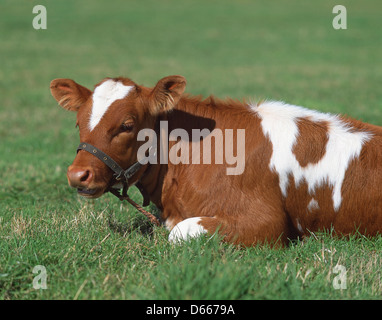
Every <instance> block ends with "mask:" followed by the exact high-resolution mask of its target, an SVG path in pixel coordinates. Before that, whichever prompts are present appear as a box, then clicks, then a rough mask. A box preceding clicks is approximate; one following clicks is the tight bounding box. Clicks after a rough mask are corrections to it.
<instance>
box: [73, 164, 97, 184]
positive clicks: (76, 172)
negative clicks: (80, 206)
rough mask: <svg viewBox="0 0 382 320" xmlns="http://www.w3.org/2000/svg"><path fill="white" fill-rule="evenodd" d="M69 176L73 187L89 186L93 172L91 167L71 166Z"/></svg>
mask: <svg viewBox="0 0 382 320" xmlns="http://www.w3.org/2000/svg"><path fill="white" fill-rule="evenodd" d="M67 176H68V181H69V185H70V186H71V187H73V188H87V187H88V186H89V184H90V182H91V181H92V180H93V173H92V171H91V170H90V169H89V168H80V167H72V166H70V167H69V168H68V172H67Z"/></svg>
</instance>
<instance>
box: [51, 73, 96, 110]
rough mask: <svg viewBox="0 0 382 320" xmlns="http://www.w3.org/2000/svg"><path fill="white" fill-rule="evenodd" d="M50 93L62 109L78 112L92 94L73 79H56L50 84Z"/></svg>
mask: <svg viewBox="0 0 382 320" xmlns="http://www.w3.org/2000/svg"><path fill="white" fill-rule="evenodd" d="M50 92H51V93H52V96H53V97H54V98H55V99H56V100H57V102H58V104H59V105H60V106H61V107H63V108H65V109H67V110H70V111H78V109H79V108H80V106H81V105H82V104H84V103H85V102H86V100H87V99H88V98H89V96H90V95H91V94H92V92H91V91H90V90H89V89H87V88H85V87H83V86H81V85H79V84H78V83H76V82H74V81H73V80H71V79H54V80H53V81H52V82H51V83H50Z"/></svg>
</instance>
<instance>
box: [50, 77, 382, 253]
mask: <svg viewBox="0 0 382 320" xmlns="http://www.w3.org/2000/svg"><path fill="white" fill-rule="evenodd" d="M185 86H186V80H185V79H184V78H183V77H181V76H169V77H165V78H163V79H161V80H160V81H159V82H158V83H157V84H156V86H155V87H154V88H147V87H144V86H141V85H137V84H136V83H134V82H133V81H131V80H130V79H128V78H106V79H104V80H102V81H101V82H100V83H98V84H97V85H96V86H95V89H94V91H93V92H92V91H91V90H89V89H87V88H85V87H83V86H81V85H79V84H77V83H76V82H74V81H73V80H69V79H55V80H53V81H52V82H51V86H50V88H51V92H52V95H53V96H54V98H55V99H56V100H57V101H58V103H59V104H60V105H61V106H62V107H64V108H65V109H67V110H71V111H75V112H77V125H78V127H79V132H80V140H81V142H82V143H84V144H89V145H91V146H94V147H95V149H94V150H100V151H102V152H103V153H104V154H105V155H107V156H109V157H110V158H112V159H114V161H115V162H116V163H117V164H118V165H119V166H120V167H121V168H122V169H126V168H130V167H131V166H132V165H133V164H134V163H137V161H138V162H139V163H140V166H139V167H137V168H136V170H135V171H134V173H133V174H132V176H131V177H129V179H128V181H127V180H126V184H127V185H128V186H130V185H134V184H137V183H139V185H140V186H141V189H142V190H144V191H145V192H146V193H147V194H148V195H149V197H150V200H151V201H152V202H153V203H154V204H155V205H156V206H157V207H158V208H159V209H161V211H162V213H161V221H162V222H163V223H164V224H165V226H166V227H167V228H168V229H169V230H171V232H170V236H169V239H170V240H172V241H176V240H178V239H186V238H188V237H193V236H198V235H200V234H202V233H208V234H214V233H215V232H216V231H218V232H219V233H220V234H221V235H222V236H223V237H224V239H225V240H226V241H230V242H234V243H237V244H243V245H253V244H258V243H271V244H281V245H283V244H286V243H287V242H288V239H294V238H296V237H303V236H305V235H309V234H310V232H314V231H318V230H325V229H326V230H328V229H332V230H334V232H335V233H336V234H340V235H347V234H350V233H354V232H356V231H358V232H359V233H361V234H364V235H367V236H373V235H376V234H378V233H380V232H381V231H382V189H381V187H380V184H381V181H382V128H381V127H378V126H374V125H370V124H366V123H362V122H360V121H357V120H353V119H350V118H345V117H343V116H337V115H331V114H326V113H321V112H317V111H311V110H308V109H305V108H302V107H298V106H293V105H288V104H285V103H282V102H262V103H258V104H250V103H249V104H248V103H240V102H237V101H233V100H226V101H221V100H217V99H215V98H213V97H209V98H207V99H205V100H203V99H202V98H200V97H192V96H189V95H186V94H184V90H185ZM166 130H167V134H162V133H164V132H165V131H166ZM169 132H170V134H168V133H169ZM142 133H143V134H142ZM153 135H154V136H156V138H155V139H154V138H153V137H152V136H153ZM149 146H150V147H149ZM164 146H167V148H166V147H164ZM142 150H143V151H142ZM190 150H191V151H190ZM139 154H141V156H139ZM227 155H229V156H227ZM235 155H236V157H235ZM139 157H140V158H141V159H138V158H139ZM105 158H106V156H105ZM233 160H235V161H233ZM118 165H117V166H118ZM67 177H68V181H69V184H70V186H72V187H74V188H77V190H78V193H79V194H80V195H82V196H84V197H88V198H97V197H100V196H101V195H102V194H104V193H105V192H107V191H109V190H110V189H111V188H113V187H117V186H118V184H119V182H120V181H118V177H116V175H115V174H113V170H112V168H111V166H110V165H107V164H105V162H104V161H102V159H100V158H97V157H95V156H94V155H93V154H91V152H90V151H89V152H86V150H82V149H80V150H79V152H78V153H77V156H76V157H75V159H74V161H73V164H72V165H71V166H70V167H69V168H68V171H67Z"/></svg>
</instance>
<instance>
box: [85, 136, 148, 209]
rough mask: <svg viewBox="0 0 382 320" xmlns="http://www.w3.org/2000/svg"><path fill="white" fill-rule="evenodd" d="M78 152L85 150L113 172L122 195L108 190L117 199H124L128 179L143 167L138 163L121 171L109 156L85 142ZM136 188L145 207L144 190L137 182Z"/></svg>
mask: <svg viewBox="0 0 382 320" xmlns="http://www.w3.org/2000/svg"><path fill="white" fill-rule="evenodd" d="M80 150H85V151H87V152H89V153H90V154H92V155H93V156H95V157H97V158H98V159H99V160H101V161H102V162H103V163H104V164H106V165H107V166H108V167H109V168H110V169H111V170H112V171H113V172H114V178H115V179H116V180H117V181H120V182H122V184H123V190H122V194H118V191H116V190H113V189H110V190H108V191H110V192H111V193H113V194H114V195H115V196H117V197H118V198H120V197H121V196H122V197H126V196H127V187H128V182H129V179H130V178H131V177H132V176H133V175H134V174H136V173H137V172H138V170H139V169H141V168H142V167H143V164H141V163H139V162H138V161H137V162H135V163H134V164H132V165H131V166H130V167H129V168H127V169H126V170H123V169H122V168H121V166H120V165H119V164H118V163H117V162H115V161H114V160H113V159H112V158H111V157H110V156H108V155H107V154H106V153H105V152H103V151H102V150H100V149H98V148H97V147H94V146H92V145H91V144H90V143H87V142H81V143H80V145H79V146H78V148H77V152H78V151H80ZM136 187H137V188H138V189H139V191H140V192H141V193H142V196H143V206H147V205H149V203H150V198H149V195H148V193H147V192H146V190H145V189H144V188H143V186H142V184H140V183H139V182H137V183H136Z"/></svg>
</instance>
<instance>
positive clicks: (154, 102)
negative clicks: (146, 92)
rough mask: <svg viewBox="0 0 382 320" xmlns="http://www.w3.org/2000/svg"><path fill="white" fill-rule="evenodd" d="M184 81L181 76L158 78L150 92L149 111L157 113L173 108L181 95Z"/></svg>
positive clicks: (184, 84) (184, 86) (184, 85)
mask: <svg viewBox="0 0 382 320" xmlns="http://www.w3.org/2000/svg"><path fill="white" fill-rule="evenodd" d="M186 83H187V82H186V79H185V78H184V77H182V76H168V77H165V78H163V79H161V80H159V81H158V83H157V84H156V86H155V88H154V89H153V90H152V92H151V94H150V99H151V100H150V113H151V114H153V115H157V114H159V113H161V112H166V111H169V110H171V109H173V108H174V107H175V105H176V104H177V103H178V101H179V99H180V97H181V96H182V94H183V92H184V89H185V88H186Z"/></svg>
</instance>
